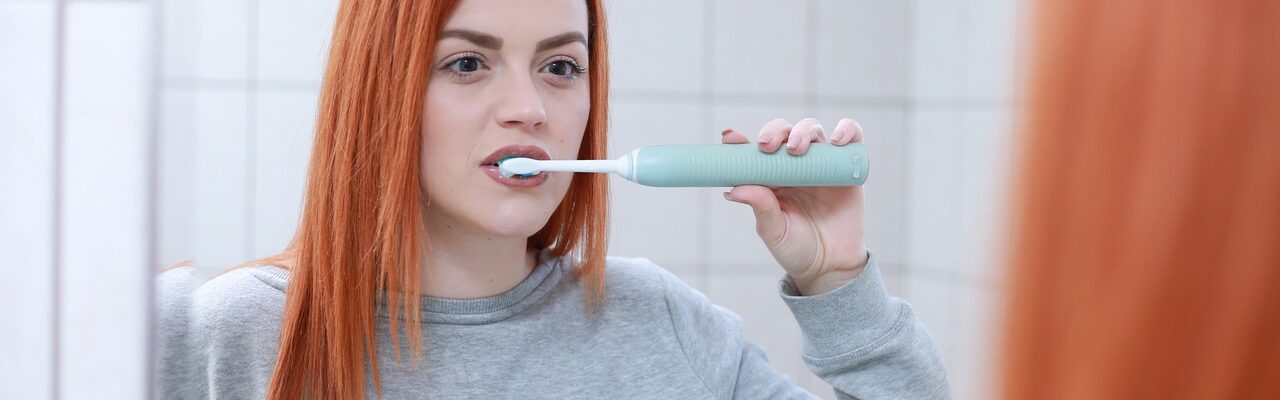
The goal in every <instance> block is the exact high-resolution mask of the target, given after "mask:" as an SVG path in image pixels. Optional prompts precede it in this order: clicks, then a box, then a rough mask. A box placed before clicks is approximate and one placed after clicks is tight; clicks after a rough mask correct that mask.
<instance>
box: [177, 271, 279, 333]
mask: <svg viewBox="0 0 1280 400" xmlns="http://www.w3.org/2000/svg"><path fill="white" fill-rule="evenodd" d="M287 274H288V272H287V271H285V270H284V269H282V268H280V267H277V266H254V267H243V268H237V269H232V270H229V271H222V272H221V273H218V272H214V273H212V274H210V273H208V272H206V271H204V270H202V269H200V268H197V267H190V266H187V267H179V268H173V269H170V270H166V271H164V272H162V273H160V275H158V276H157V277H156V303H157V308H158V310H159V319H160V321H159V322H160V324H161V325H162V326H166V325H168V326H174V327H177V326H179V325H188V326H187V327H186V328H187V329H195V330H198V331H197V333H200V332H203V333H209V331H208V330H206V329H211V328H212V329H213V330H237V329H238V328H241V327H255V326H262V324H264V323H268V322H277V321H279V320H280V317H281V314H282V313H283V312H284V289H285V287H286V284H287V280H286V279H287V276H288V275H287ZM209 275H213V276H212V277H209ZM277 323H278V322H277ZM268 326H269V325H268Z"/></svg>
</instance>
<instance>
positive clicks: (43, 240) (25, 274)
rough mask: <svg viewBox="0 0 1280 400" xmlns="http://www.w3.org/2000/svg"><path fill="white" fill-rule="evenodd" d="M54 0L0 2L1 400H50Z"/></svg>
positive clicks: (54, 78)
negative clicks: (0, 188)
mask: <svg viewBox="0 0 1280 400" xmlns="http://www.w3.org/2000/svg"><path fill="white" fill-rule="evenodd" d="M56 32H57V16H56V13H55V8H54V3H53V2H52V1H6V2H0V60H5V61H4V62H0V127H3V128H0V142H3V143H4V145H3V146H0V182H5V186H6V190H5V193H4V195H3V196H0V304H4V306H3V308H2V309H0V326H3V327H5V328H4V329H0V354H4V356H3V357H0V398H5V399H17V398H36V399H40V398H48V397H49V396H51V395H52V393H51V392H52V387H53V384H54V382H53V377H52V376H51V375H50V374H49V372H50V371H51V369H52V368H53V365H54V363H53V355H54V352H53V350H54V343H53V341H54V338H55V335H54V331H53V328H54V325H53V323H54V317H53V316H54V309H53V304H52V302H51V291H52V290H53V286H54V285H53V277H54V275H53V273H52V272H53V271H52V268H50V266H51V265H52V264H53V258H54V257H53V252H54V238H53V229H52V226H50V225H51V224H50V223H49V222H50V221H52V220H53V215H54V207H53V187H54V185H55V182H56V181H55V180H54V177H53V162H54V161H53V160H54V142H53V140H52V137H53V135H52V133H53V130H54V120H55V119H56V111H55V109H54V102H55V99H54V92H55V90H54V89H55V86H56V79H57V78H56V75H55V71H56V70H57V60H56V57H55V52H56V49H57V46H56Z"/></svg>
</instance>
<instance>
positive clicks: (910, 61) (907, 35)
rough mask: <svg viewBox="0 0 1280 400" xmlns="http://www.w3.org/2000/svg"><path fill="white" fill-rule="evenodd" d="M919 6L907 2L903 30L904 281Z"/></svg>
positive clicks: (911, 206)
mask: <svg viewBox="0 0 1280 400" xmlns="http://www.w3.org/2000/svg"><path fill="white" fill-rule="evenodd" d="M917 6H918V4H916V1H915V0H908V1H907V7H906V9H907V11H906V12H904V13H903V19H904V21H903V26H905V27H906V29H904V31H905V32H903V33H904V35H903V36H904V41H905V42H906V44H907V46H906V47H907V52H906V55H905V56H904V57H903V59H904V60H905V63H904V64H905V65H903V70H904V71H905V74H906V77H905V81H906V82H905V83H906V84H905V85H903V89H902V91H903V93H902V96H903V98H906V99H908V101H905V102H903V103H902V135H903V138H902V139H903V140H902V141H903V143H905V145H904V146H903V154H902V156H903V160H902V165H903V168H902V169H903V171H902V174H903V176H904V177H905V179H903V181H904V182H905V183H906V190H903V193H904V194H903V196H902V197H903V199H902V203H903V204H904V205H905V207H904V208H905V209H906V212H904V213H903V214H904V215H903V221H902V226H904V227H906V229H903V231H904V232H903V234H902V251H903V252H904V253H907V254H902V255H901V259H902V260H903V261H904V262H903V263H902V264H901V268H902V276H904V277H909V276H911V272H912V270H913V267H912V264H913V263H912V261H914V257H911V256H910V254H911V252H912V245H913V243H912V242H914V240H913V234H914V232H912V225H911V224H912V222H914V221H915V217H914V213H915V193H914V190H913V187H914V186H915V184H914V181H913V179H914V178H915V168H914V165H915V164H914V161H915V151H914V149H915V141H916V137H917V135H916V131H915V123H914V121H915V119H914V118H913V117H915V112H916V110H915V103H914V100H915V99H914V96H912V93H913V89H914V88H915V79H914V78H915V63H916V59H915V50H916V46H917V45H918V43H917V38H916V35H915V22H916V21H915V9H916V7H917ZM906 280H907V279H904V281H906ZM911 286H912V285H910V284H907V282H903V285H902V294H901V296H903V297H908V296H911V295H912V293H911V292H912V291H911Z"/></svg>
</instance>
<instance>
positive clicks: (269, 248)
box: [249, 90, 318, 258]
mask: <svg viewBox="0 0 1280 400" xmlns="http://www.w3.org/2000/svg"><path fill="white" fill-rule="evenodd" d="M257 96H258V101H257V112H256V114H257V120H258V123H257V132H256V134H255V135H254V137H253V149H254V151H253V153H254V161H253V171H254V173H253V176H254V181H253V186H252V187H253V192H252V195H251V201H252V203H253V206H252V208H253V223H252V225H251V226H250V227H249V229H250V234H251V235H253V249H252V254H251V255H250V258H257V257H264V256H268V255H273V254H278V253H279V252H280V251H282V250H284V247H285V246H286V245H288V244H289V240H290V239H292V238H293V232H294V230H295V229H296V228H297V226H298V218H299V217H300V216H301V212H302V200H303V193H304V191H305V189H306V178H307V166H308V165H309V162H310V159H311V147H312V142H313V141H314V138H315V119H316V110H317V106H318V104H317V100H318V99H317V92H316V91H310V90H307V91H273V90H259V91H258V93H257Z"/></svg>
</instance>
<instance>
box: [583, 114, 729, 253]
mask: <svg viewBox="0 0 1280 400" xmlns="http://www.w3.org/2000/svg"><path fill="white" fill-rule="evenodd" d="M611 112H612V113H613V115H612V117H611V125H612V127H613V129H612V132H611V134H610V136H609V140H610V143H609V157H610V158H611V159H616V158H618V157H621V156H622V155H623V154H625V153H627V152H630V151H631V150H634V149H637V148H640V147H643V146H648V145H655V144H672V143H706V142H707V141H708V140H707V139H709V138H712V137H711V136H713V135H707V134H706V132H703V130H702V126H701V124H690V123H689V122H688V121H697V120H698V118H699V116H700V113H699V106H696V105H695V106H691V105H687V104H663V103H658V102H652V101H625V100H623V101H615V102H613V103H612V107H611ZM714 138H715V139H717V140H718V139H719V134H714ZM610 188H611V189H610V192H611V196H612V198H611V211H612V212H613V215H612V218H611V219H612V220H611V223H610V234H611V237H610V243H609V254H610V255H616V256H624V257H645V258H648V259H650V260H653V262H655V263H657V264H658V265H661V266H663V267H666V268H667V269H669V270H672V271H679V272H682V273H686V274H696V273H697V271H698V267H699V265H700V263H701V260H702V259H701V257H703V256H704V254H703V253H704V250H703V249H705V248H706V243H704V242H703V241H702V240H701V238H702V237H704V236H703V233H702V229H704V228H705V226H704V224H703V220H702V218H700V217H701V215H703V213H704V211H703V210H704V204H703V201H704V199H705V198H706V196H703V193H705V192H707V191H708V190H709V189H705V188H655V187H649V186H643V185H640V184H637V183H634V182H631V181H628V180H626V179H623V178H621V177H619V176H618V175H616V174H614V175H612V176H610Z"/></svg>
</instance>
